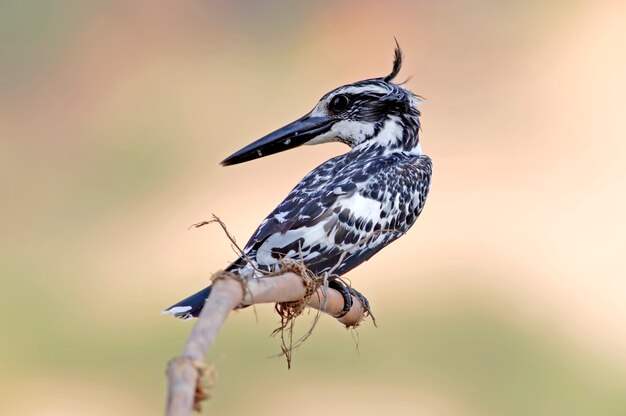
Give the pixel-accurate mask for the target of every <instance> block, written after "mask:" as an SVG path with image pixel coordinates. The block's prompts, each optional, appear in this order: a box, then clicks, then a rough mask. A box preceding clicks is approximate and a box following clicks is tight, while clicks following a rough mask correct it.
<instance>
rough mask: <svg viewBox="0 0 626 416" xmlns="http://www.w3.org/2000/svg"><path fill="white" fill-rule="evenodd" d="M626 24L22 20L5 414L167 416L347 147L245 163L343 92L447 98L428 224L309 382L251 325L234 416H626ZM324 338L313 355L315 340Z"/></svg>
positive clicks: (1, 379) (327, 15)
mask: <svg viewBox="0 0 626 416" xmlns="http://www.w3.org/2000/svg"><path fill="white" fill-rule="evenodd" d="M625 16H626V7H625V5H624V3H623V2H619V1H614V2H611V1H588V2H585V1H552V2H544V1H527V2H507V1H505V2H499V1H487V0H482V1H472V2H469V1H468V2H463V1H443V2H427V1H418V2H409V1H406V2H403V1H386V2H371V3H366V2H360V1H345V2H335V1H319V2H288V1H269V2H252V1H251V2H244V1H224V2H220V3H217V2H206V1H187V2H171V1H166V0H150V1H135V2H129V1H105V2H84V1H67V0H60V1H55V2H39V1H9V0H3V1H0V90H1V93H0V190H1V193H2V200H1V203H0V210H1V215H0V226H1V227H2V233H1V236H0V305H1V306H2V314H0V334H1V335H0V413H1V414H4V415H154V414H160V413H161V412H162V406H163V402H164V392H165V378H164V368H165V363H166V361H167V360H168V359H169V358H170V357H172V356H175V355H176V354H178V353H179V351H180V350H181V348H182V345H183V343H184V341H185V339H186V336H187V334H188V332H189V330H190V328H191V325H192V323H190V322H180V321H176V320H173V319H170V318H169V317H163V316H160V315H159V312H160V311H161V310H162V309H163V308H164V307H167V306H169V305H170V304H172V303H174V302H176V301H178V300H179V299H181V298H182V297H184V296H186V295H188V294H190V293H192V292H195V291H196V290H198V289H200V288H201V287H203V286H204V285H206V283H207V279H208V277H209V276H210V274H211V273H212V272H213V271H216V270H218V269H220V268H222V267H224V266H225V265H226V264H228V262H229V260H231V259H233V253H232V251H231V249H230V247H229V244H228V242H227V240H226V239H225V237H224V235H223V234H222V232H221V231H220V230H219V228H218V227H217V226H209V227H204V228H201V229H198V230H188V226H189V225H190V224H192V223H194V222H197V221H201V220H204V219H208V218H210V215H211V213H215V214H217V215H219V216H220V217H221V218H222V219H223V220H224V221H225V222H226V223H227V225H228V226H229V228H230V230H231V231H232V233H233V234H234V235H235V236H236V237H238V239H239V241H241V242H245V240H246V239H247V237H248V236H249V235H250V234H251V233H252V231H253V230H254V228H255V226H256V225H257V224H258V223H259V222H260V220H261V219H262V218H263V217H264V216H265V215H266V214H267V213H268V212H270V211H271V209H272V208H273V207H274V206H275V205H276V204H277V203H278V202H279V201H280V200H281V199H282V198H283V197H284V195H285V194H286V193H287V192H288V191H289V190H290V189H291V188H292V187H293V186H294V185H295V183H296V182H297V181H298V180H299V179H300V178H301V177H302V176H304V175H305V174H306V173H307V172H308V171H309V170H311V169H312V168H314V167H315V166H316V165H318V164H319V163H321V162H323V161H324V160H326V159H328V158H330V157H332V156H334V155H336V154H339V153H340V152H344V151H345V150H346V149H345V148H343V147H342V146H341V145H332V144H331V145H324V146H318V147H314V148H311V147H307V148H300V149H297V150H293V151H291V152H288V153H284V154H281V155H277V156H274V157H270V158H267V159H262V160H258V161H255V162H252V163H249V164H245V165H240V166H236V167H231V168H221V167H219V166H218V162H219V161H220V160H222V159H223V158H224V157H225V156H227V155H228V154H230V153H232V152H233V151H235V150H237V149H239V148H240V147H242V146H243V145H245V144H247V143H249V142H251V141H252V140H254V139H257V138H258V137H260V136H262V135H264V134H265V133H267V132H269V131H271V130H273V129H275V128H277V127H279V126H281V125H283V124H285V123H287V122H289V121H291V120H293V119H295V118H297V117H299V116H301V115H302V114H304V113H306V112H308V111H309V110H310V109H311V108H312V107H313V105H314V104H315V103H316V101H317V99H318V98H319V97H321V96H322V95H323V94H324V93H325V92H327V91H328V90H330V89H332V88H334V87H336V86H339V85H342V84H346V83H350V82H353V81H356V80H360V79H364V78H370V77H374V76H381V75H384V74H386V73H388V71H389V69H390V66H391V58H392V52H393V46H394V43H393V37H394V36H395V37H397V38H398V40H399V42H400V44H401V45H402V47H403V49H404V52H405V55H406V62H405V65H404V68H403V71H402V74H401V77H400V78H405V77H409V76H412V78H411V80H410V81H409V82H408V84H407V86H408V87H409V88H410V89H412V90H413V91H414V92H415V93H418V94H420V95H422V96H424V97H425V98H426V102H425V103H424V104H423V106H422V112H423V117H422V122H423V131H422V135H421V137H422V145H423V149H424V151H425V153H427V154H428V155H430V156H431V157H432V158H433V160H434V164H435V171H434V179H433V184H432V191H431V195H430V197H429V200H428V203H427V205H426V208H425V210H424V212H423V214H422V216H421V218H420V220H419V221H418V224H417V225H416V226H415V227H414V228H413V229H412V230H411V231H410V232H409V233H408V234H407V235H406V236H405V237H404V238H402V239H401V240H399V241H398V242H396V243H395V244H393V246H391V247H390V248H387V249H386V250H384V251H383V252H381V253H380V254H379V255H377V256H376V257H375V258H374V259H373V260H372V261H370V262H368V263H367V264H366V265H364V266H362V267H360V268H358V269H356V270H354V271H353V272H351V273H350V275H349V277H350V278H351V280H352V281H353V283H354V285H355V286H356V287H357V288H358V289H360V290H361V291H362V292H363V293H365V294H366V295H367V296H368V297H369V300H370V301H371V303H372V305H373V308H374V312H375V315H376V318H377V322H378V328H375V327H374V326H373V325H372V323H371V322H366V323H365V324H363V325H362V326H361V327H360V328H359V329H358V331H352V332H350V331H346V330H345V329H343V328H342V327H341V326H340V325H339V324H338V323H337V322H336V321H334V320H333V319H330V318H328V317H326V318H324V319H323V320H322V322H321V324H320V325H319V327H318V328H317V330H316V331H315V333H314V334H313V336H312V337H311V338H310V339H309V340H308V342H307V343H306V344H305V345H304V346H303V347H301V348H300V349H298V350H296V351H295V354H294V363H293V368H292V369H291V370H289V371H288V370H287V368H286V364H285V362H284V360H283V359H281V358H272V357H273V356H274V355H275V354H276V353H277V352H278V351H279V341H278V340H277V339H276V338H272V337H270V333H271V331H272V329H273V328H275V327H276V325H277V317H276V315H275V314H274V313H273V311H272V307H271V306H270V305H264V306H259V307H258V308H257V312H258V322H257V320H256V318H255V315H254V312H253V311H252V310H251V309H246V310H243V311H240V312H238V313H234V314H233V315H232V316H231V319H229V321H228V322H227V325H226V327H225V328H224V330H223V332H222V333H221V336H220V339H219V341H218V343H217V344H216V345H215V348H214V350H213V351H212V353H211V357H210V360H211V361H212V362H215V363H217V367H218V372H219V374H218V379H217V385H216V386H215V388H214V389H213V391H212V394H213V398H212V399H211V401H210V402H209V403H208V404H207V405H206V409H205V412H206V413H207V414H222V415H242V414H258V415H265V414H267V415H273V414H277V413H278V414H280V413H290V414H301V415H320V414H322V415H347V414H360V415H378V414H399V415H443V416H445V415H624V414H626V264H625V261H626V260H625V257H626V250H625V248H626V241H625V240H626V238H625V236H626V221H624V212H626V192H625V191H626V173H625V172H626V171H625V169H624V164H625V162H626V145H625V138H626V127H625V123H624V120H625V119H624V108H625V106H624V99H625V98H624V97H626V30H625V29H624V18H625ZM311 318H312V317H311V316H310V315H309V316H305V317H304V318H303V319H302V320H301V321H299V322H298V324H297V329H298V330H299V331H300V332H299V333H302V332H304V331H305V330H306V329H307V328H308V325H309V324H310V322H311Z"/></svg>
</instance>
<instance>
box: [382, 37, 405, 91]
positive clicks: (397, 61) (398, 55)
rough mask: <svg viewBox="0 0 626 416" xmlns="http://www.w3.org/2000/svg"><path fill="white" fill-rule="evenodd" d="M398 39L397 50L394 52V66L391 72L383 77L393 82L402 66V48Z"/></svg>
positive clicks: (384, 79)
mask: <svg viewBox="0 0 626 416" xmlns="http://www.w3.org/2000/svg"><path fill="white" fill-rule="evenodd" d="M394 40H395V41H396V50H395V51H394V54H393V68H392V69H391V73H390V74H389V75H387V76H386V77H385V78H383V81H385V82H391V81H393V79H394V78H395V77H396V76H397V75H398V73H399V72H400V68H402V50H401V49H400V45H399V44H398V40H397V39H394Z"/></svg>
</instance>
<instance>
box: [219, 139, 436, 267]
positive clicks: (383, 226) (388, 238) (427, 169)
mask: <svg viewBox="0 0 626 416" xmlns="http://www.w3.org/2000/svg"><path fill="white" fill-rule="evenodd" d="M431 172H432V164H431V160H430V158H429V157H428V156H424V155H413V154H407V153H405V152H394V153H390V154H385V153H384V152H380V154H372V152H359V151H358V150H357V149H353V150H352V151H351V152H348V153H346V154H344V155H341V156H338V157H335V158H333V159H330V160H328V161H327V162H325V163H323V164H322V165H320V166H318V167H317V168H316V169H314V170H313V171H312V172H310V173H309V174H308V175H306V176H305V177H304V179H303V180H302V181H301V182H300V183H299V184H298V185H297V186H296V187H295V188H294V189H293V190H292V191H291V192H290V193H289V195H287V197H286V198H285V200H284V201H283V202H282V203H281V204H280V205H278V207H277V208H276V209H275V210H274V211H273V212H272V213H270V214H269V215H268V216H267V218H265V220H263V222H262V223H261V225H260V226H259V228H258V229H257V230H256V232H255V233H254V234H253V236H252V238H251V239H250V241H249V242H248V243H247V244H246V247H245V248H244V253H245V256H242V257H241V258H239V259H238V260H237V261H235V262H234V263H233V264H232V265H231V266H230V267H229V268H228V270H231V271H238V272H240V273H244V274H245V273H253V274H257V275H258V274H259V272H258V270H262V271H277V270H279V269H280V267H281V259H282V260H287V259H289V260H296V261H298V260H301V261H303V262H304V264H305V265H306V266H307V267H308V268H309V269H310V270H311V271H312V272H314V273H316V274H318V275H322V274H324V273H329V274H330V275H331V276H340V275H342V274H344V273H346V272H348V271H349V270H351V269H353V268H354V267H356V266H358V265H359V264H361V263H362V262H364V261H366V260H368V259H369V258H370V257H372V256H373V255H374V254H376V253H377V252H378V251H380V250H381V249H382V248H383V247H385V246H386V245H388V244H389V243H391V242H392V241H393V240H395V239H397V238H398V237H400V236H401V235H403V234H404V233H405V232H406V231H407V230H408V229H409V228H410V227H411V226H412V225H413V224H414V223H415V220H416V219H417V217H418V215H419V214H420V212H421V210H422V208H423V206H424V203H425V201H426V196H427V194H428V189H429V186H430V177H431ZM250 262H252V263H253V264H250ZM255 269H256V271H255Z"/></svg>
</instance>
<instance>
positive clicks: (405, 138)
mask: <svg viewBox="0 0 626 416" xmlns="http://www.w3.org/2000/svg"><path fill="white" fill-rule="evenodd" d="M401 66H402V52H401V50H400V46H399V45H398V44H397V42H396V50H395V54H394V62H393V69H392V71H391V73H390V74H389V75H387V76H385V77H381V78H372V79H367V80H364V81H359V82H355V83H353V84H348V85H344V86H341V87H339V88H336V89H334V90H332V91H330V92H329V93H327V94H326V95H324V96H323V97H322V98H321V99H320V101H319V102H318V103H317V105H316V106H315V108H313V110H312V111H311V112H310V113H308V114H306V115H305V116H303V117H301V118H299V119H298V120H296V121H294V122H292V123H290V124H288V125H286V126H284V127H281V128H280V129H278V130H276V131H274V132H272V133H270V134H268V135H267V136H265V137H262V138H261V139H259V140H257V141H255V142H253V143H251V144H249V145H248V146H246V147H244V148H243V149H241V150H239V151H237V152H235V153H234V154H232V155H231V156H229V157H227V158H226V159H224V160H223V161H222V163H221V164H222V165H224V166H228V165H235V164H237V163H242V162H247V161H250V160H253V159H258V158H260V157H264V156H268V155H271V154H274V153H278V152H282V151H285V150H288V149H292V148H294V147H298V146H301V145H304V144H307V145H311V144H319V143H326V142H342V143H346V144H347V145H349V146H350V147H351V148H353V149H358V148H363V149H365V148H370V147H377V148H379V149H380V150H381V151H384V150H388V151H395V150H401V151H406V152H411V153H416V154H419V153H421V150H420V145H419V136H418V132H419V127H420V124H419V116H420V112H419V110H418V109H417V103H418V102H419V97H418V96H416V95H414V94H413V93H411V92H410V91H409V90H407V89H405V88H403V87H402V86H401V85H399V84H395V83H393V82H392V81H393V80H394V78H395V77H396V76H397V75H398V72H400V68H401Z"/></svg>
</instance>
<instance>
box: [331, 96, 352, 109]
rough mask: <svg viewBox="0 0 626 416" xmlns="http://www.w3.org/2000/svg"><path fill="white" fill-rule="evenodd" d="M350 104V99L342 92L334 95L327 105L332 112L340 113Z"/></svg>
mask: <svg viewBox="0 0 626 416" xmlns="http://www.w3.org/2000/svg"><path fill="white" fill-rule="evenodd" d="M348 105H350V99H348V97H347V96H345V95H343V94H339V95H335V96H334V97H333V99H332V100H330V104H329V106H328V108H329V110H330V111H332V112H333V113H341V112H343V111H346V110H347V109H348Z"/></svg>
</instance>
